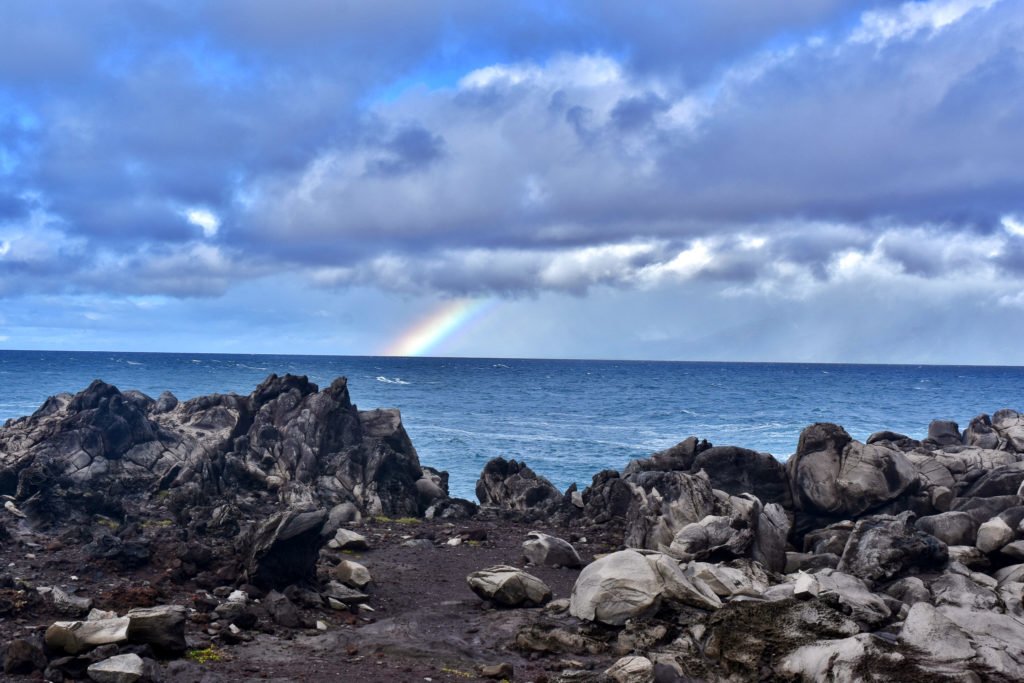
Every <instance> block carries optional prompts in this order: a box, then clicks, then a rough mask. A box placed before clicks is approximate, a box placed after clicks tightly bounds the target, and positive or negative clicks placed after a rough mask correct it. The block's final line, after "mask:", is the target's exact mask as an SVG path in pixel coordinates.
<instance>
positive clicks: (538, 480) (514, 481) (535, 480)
mask: <svg viewBox="0 0 1024 683" xmlns="http://www.w3.org/2000/svg"><path fill="white" fill-rule="evenodd" d="M476 497H477V498H478V499H479V500H480V504H481V505H485V506H493V507H497V508H501V509H503V510H516V511H519V512H525V513H530V514H531V515H532V516H537V517H539V516H543V515H544V514H547V513H550V512H551V511H553V510H555V509H556V508H557V507H558V506H559V505H560V504H561V502H562V494H561V493H560V492H559V491H558V489H556V488H555V487H554V485H552V483H551V482H550V481H548V480H547V479H545V478H544V477H541V476H539V475H538V474H537V473H535V472H534V471H533V470H531V469H530V468H529V467H527V465H526V463H520V462H517V461H515V460H505V458H494V459H493V460H490V461H489V462H488V463H487V464H486V465H484V469H483V471H482V472H481V473H480V478H479V479H478V480H477V482H476Z"/></svg>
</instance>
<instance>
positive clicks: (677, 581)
mask: <svg viewBox="0 0 1024 683" xmlns="http://www.w3.org/2000/svg"><path fill="white" fill-rule="evenodd" d="M663 601H669V602H673V601H674V602H677V603H680V604H686V605H691V606H694V607H698V608H701V609H709V610H713V609H717V608H718V607H719V606H721V600H719V598H718V596H717V595H715V593H714V591H713V590H711V588H710V587H708V586H707V584H705V583H704V582H703V581H701V580H700V579H697V578H696V577H694V578H688V577H687V576H686V575H685V574H684V573H683V571H682V569H680V567H679V564H678V562H677V561H676V560H674V559H672V558H671V557H669V556H667V555H664V554H662V553H652V552H645V553H641V552H639V551H636V550H620V551H619V552H615V553H611V554H610V555H605V556H604V557H601V558H598V559H597V560H595V561H594V562H592V563H590V564H589V565H587V566H586V567H584V568H583V571H582V572H580V575H579V577H578V578H577V579H576V584H575V585H574V586H573V589H572V596H571V598H570V601H569V613H570V614H572V615H573V616H574V617H577V618H579V619H585V620H587V621H599V622H601V623H604V624H610V625H615V626H618V625H621V624H624V623H625V622H626V620H627V619H632V618H636V617H644V616H650V615H653V614H654V613H655V612H657V611H658V609H659V608H660V607H661V605H662V602H663Z"/></svg>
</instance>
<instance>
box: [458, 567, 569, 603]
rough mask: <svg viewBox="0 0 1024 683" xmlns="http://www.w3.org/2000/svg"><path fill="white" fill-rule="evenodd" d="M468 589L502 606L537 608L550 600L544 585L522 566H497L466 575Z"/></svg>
mask: <svg viewBox="0 0 1024 683" xmlns="http://www.w3.org/2000/svg"><path fill="white" fill-rule="evenodd" d="M466 583H467V584H468V585H469V588H470V589H471V590H472V591H473V592H474V593H476V594H477V595H478V596H480V597H481V598H483V599H484V600H490V601H491V602H494V603H496V604H499V605H502V606H504V607H539V606H541V605H543V604H544V603H546V602H548V601H549V600H550V599H551V589H550V588H548V586H547V584H545V583H544V582H543V581H541V580H540V579H538V578H537V577H535V576H533V575H532V574H527V573H526V572H524V571H522V570H521V569H517V568H515V567H510V566H507V565H497V566H494V567H488V568H487V569H481V570H480V571H476V572H473V573H472V574H470V575H469V576H467V577H466Z"/></svg>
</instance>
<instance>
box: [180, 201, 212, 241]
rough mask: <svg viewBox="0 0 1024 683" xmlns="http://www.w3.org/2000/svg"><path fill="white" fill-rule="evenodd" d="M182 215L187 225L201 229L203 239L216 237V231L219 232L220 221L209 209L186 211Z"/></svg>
mask: <svg viewBox="0 0 1024 683" xmlns="http://www.w3.org/2000/svg"><path fill="white" fill-rule="evenodd" d="M184 215H185V218H186V219H187V220H188V222H189V223H191V224H192V225H195V226H197V227H199V228H200V229H202V231H203V237H206V238H211V237H216V236H217V231H218V230H220V219H219V218H218V217H217V216H216V215H215V214H214V213H213V212H212V211H210V210H209V209H201V208H191V209H186V210H185V212H184Z"/></svg>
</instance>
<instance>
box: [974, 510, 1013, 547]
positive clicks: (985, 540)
mask: <svg viewBox="0 0 1024 683" xmlns="http://www.w3.org/2000/svg"><path fill="white" fill-rule="evenodd" d="M1012 540H1013V529H1011V528H1010V525H1008V524H1007V523H1006V522H1004V521H1003V520H1002V519H1001V518H999V517H993V518H992V519H990V520H988V521H987V522H985V523H984V524H982V525H981V526H980V527H979V528H978V540H977V542H976V543H975V545H976V546H977V548H978V550H980V551H981V552H983V553H991V552H995V551H996V550H999V549H1000V548H1002V547H1003V546H1004V545H1006V544H1007V543H1009V542H1010V541H1012Z"/></svg>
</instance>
